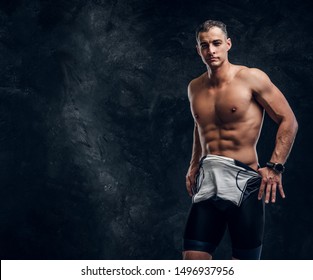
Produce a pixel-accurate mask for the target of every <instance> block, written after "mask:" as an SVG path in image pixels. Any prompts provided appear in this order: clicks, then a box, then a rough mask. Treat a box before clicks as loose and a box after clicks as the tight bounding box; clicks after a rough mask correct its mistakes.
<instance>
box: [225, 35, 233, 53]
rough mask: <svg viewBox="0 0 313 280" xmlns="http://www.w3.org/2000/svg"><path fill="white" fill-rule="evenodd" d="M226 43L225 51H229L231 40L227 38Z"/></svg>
mask: <svg viewBox="0 0 313 280" xmlns="http://www.w3.org/2000/svg"><path fill="white" fill-rule="evenodd" d="M226 42H227V46H228V49H227V51H229V50H230V49H231V46H232V43H231V39H230V38H228V39H227V41H226Z"/></svg>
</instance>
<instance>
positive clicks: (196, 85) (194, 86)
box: [188, 72, 207, 98]
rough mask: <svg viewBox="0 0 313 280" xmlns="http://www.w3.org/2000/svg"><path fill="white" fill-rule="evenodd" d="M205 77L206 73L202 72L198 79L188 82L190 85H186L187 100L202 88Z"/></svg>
mask: <svg viewBox="0 0 313 280" xmlns="http://www.w3.org/2000/svg"><path fill="white" fill-rule="evenodd" d="M206 75H207V72H204V73H203V74H202V75H200V76H199V77H197V78H195V79H193V80H191V81H190V83H189V85H188V96H189V98H190V96H191V95H192V94H194V93H195V92H197V91H198V90H199V89H200V88H201V87H202V86H203V82H204V80H205V77H206Z"/></svg>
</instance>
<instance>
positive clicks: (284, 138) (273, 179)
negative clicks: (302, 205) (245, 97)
mask: <svg viewBox="0 0 313 280" xmlns="http://www.w3.org/2000/svg"><path fill="white" fill-rule="evenodd" d="M249 72H250V73H249V75H248V82H249V84H250V85H251V89H252V91H253V94H254V97H255V99H256V100H257V102H258V103H259V104H260V105H261V106H262V107H263V108H264V109H265V111H266V112H267V113H268V114H269V116H270V117H271V118H272V119H273V120H274V121H275V122H276V123H277V124H278V130H277V134H276V141H275V147H274V151H273V153H272V156H271V158H270V160H269V162H272V163H279V164H285V162H286V161H287V158H288V156H289V154H290V151H291V148H292V146H293V143H294V140H295V137H296V134H297V130H298V123H297V120H296V117H295V115H294V113H293V111H292V109H291V108H290V106H289V104H288V101H287V100H286V98H285V97H284V95H283V94H282V92H281V91H280V90H279V89H278V88H277V87H276V86H275V85H274V84H273V83H272V82H271V80H270V79H269V77H268V76H267V75H266V74H265V73H264V72H262V71H260V70H258V69H249ZM259 173H260V174H261V176H262V183H261V186H260V191H259V199H261V198H262V196H263V193H264V192H265V202H266V203H268V202H269V201H271V202H273V203H274V202H275V201H276V191H277V189H278V191H279V193H280V195H281V196H282V197H283V198H285V193H284V189H283V185H282V174H281V173H279V172H277V171H275V170H273V169H272V168H269V167H264V168H260V169H259Z"/></svg>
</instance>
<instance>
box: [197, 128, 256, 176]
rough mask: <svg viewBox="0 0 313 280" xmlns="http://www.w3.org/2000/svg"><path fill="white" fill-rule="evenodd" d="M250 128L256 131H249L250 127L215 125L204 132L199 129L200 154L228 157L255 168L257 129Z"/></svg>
mask: <svg viewBox="0 0 313 280" xmlns="http://www.w3.org/2000/svg"><path fill="white" fill-rule="evenodd" d="M258 129H259V128H258ZM252 130H256V131H251V127H250V129H249V131H246V129H234V130H224V129H221V128H216V127H215V129H210V130H209V131H206V132H204V131H201V129H200V130H199V136H200V142H201V148H202V156H205V155H208V154H212V155H219V156H225V157H229V158H232V159H236V160H239V161H241V162H243V163H245V164H247V165H249V166H250V167H251V168H253V169H255V170H257V169H258V156H257V152H256V143H257V140H258V136H259V131H257V129H256V128H255V129H252ZM201 132H202V133H201Z"/></svg>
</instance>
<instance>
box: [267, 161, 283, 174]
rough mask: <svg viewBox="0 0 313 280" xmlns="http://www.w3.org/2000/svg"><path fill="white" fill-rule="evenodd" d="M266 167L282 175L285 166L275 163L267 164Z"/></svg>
mask: <svg viewBox="0 0 313 280" xmlns="http://www.w3.org/2000/svg"><path fill="white" fill-rule="evenodd" d="M266 167H268V168H271V169H273V170H274V171H275V172H277V173H284V171H285V166H284V165H283V164H281V163H276V162H270V161H269V162H267V163H266Z"/></svg>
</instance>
